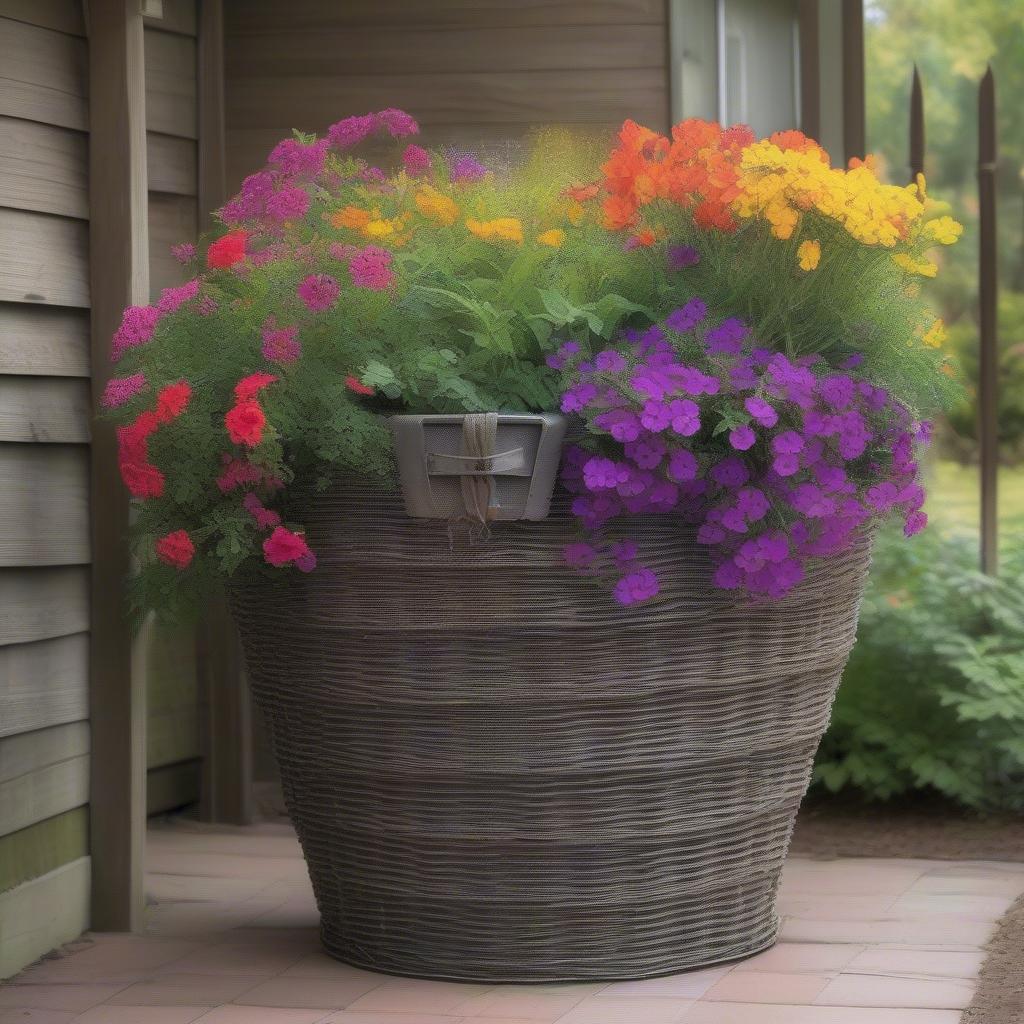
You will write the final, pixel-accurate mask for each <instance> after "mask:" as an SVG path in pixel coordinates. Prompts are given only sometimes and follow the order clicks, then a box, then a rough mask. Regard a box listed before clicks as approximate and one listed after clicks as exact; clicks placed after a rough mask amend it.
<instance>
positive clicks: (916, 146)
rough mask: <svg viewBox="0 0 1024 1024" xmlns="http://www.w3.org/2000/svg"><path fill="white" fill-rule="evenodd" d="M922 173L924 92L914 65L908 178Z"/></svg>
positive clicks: (915, 177)
mask: <svg viewBox="0 0 1024 1024" xmlns="http://www.w3.org/2000/svg"><path fill="white" fill-rule="evenodd" d="M919 174H924V92H923V91H922V89H921V74H920V72H919V71H918V70H917V65H916V64H915V65H914V75H913V77H912V79H911V82H910V180H911V182H912V183H913V182H915V181H917V176H918V175H919Z"/></svg>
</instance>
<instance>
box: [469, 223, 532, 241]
mask: <svg viewBox="0 0 1024 1024" xmlns="http://www.w3.org/2000/svg"><path fill="white" fill-rule="evenodd" d="M466 227H467V228H468V229H469V230H470V231H471V232H472V233H473V234H474V235H476V236H477V238H482V239H484V241H487V242H493V241H498V240H502V241H506V242H516V243H517V244H520V245H521V244H522V241H523V225H522V223H521V222H520V221H519V220H518V219H517V218H515V217H497V218H496V219H494V220H474V219H473V218H472V217H470V218H469V219H468V220H467V221H466Z"/></svg>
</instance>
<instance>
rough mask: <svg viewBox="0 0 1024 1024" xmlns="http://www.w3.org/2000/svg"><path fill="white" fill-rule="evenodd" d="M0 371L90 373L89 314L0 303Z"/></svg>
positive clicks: (65, 374) (39, 374)
mask: <svg viewBox="0 0 1024 1024" xmlns="http://www.w3.org/2000/svg"><path fill="white" fill-rule="evenodd" d="M0 373H17V374H21V373H24V374H29V375H32V376H41V375H47V376H54V377H88V376H89V314H88V313H87V312H86V311H85V310H78V309H62V308H60V307H57V306H29V305H21V304H17V303H10V302H0Z"/></svg>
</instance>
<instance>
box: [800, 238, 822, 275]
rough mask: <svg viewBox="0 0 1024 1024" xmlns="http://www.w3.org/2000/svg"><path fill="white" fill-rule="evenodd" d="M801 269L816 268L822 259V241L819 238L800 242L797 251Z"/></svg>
mask: <svg viewBox="0 0 1024 1024" xmlns="http://www.w3.org/2000/svg"><path fill="white" fill-rule="evenodd" d="M796 258H797V259H798V260H799V261H800V269H801V270H816V269H817V267H818V263H819V262H820V260H821V243H820V242H818V240H817V239H808V240H807V241H805V242H801V243H800V247H799V248H798V249H797V251H796Z"/></svg>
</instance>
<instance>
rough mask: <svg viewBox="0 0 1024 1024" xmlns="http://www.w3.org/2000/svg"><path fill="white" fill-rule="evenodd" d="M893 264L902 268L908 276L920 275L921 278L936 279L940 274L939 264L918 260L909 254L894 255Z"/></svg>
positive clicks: (899, 253) (898, 253)
mask: <svg viewBox="0 0 1024 1024" xmlns="http://www.w3.org/2000/svg"><path fill="white" fill-rule="evenodd" d="M892 261H893V263H895V264H896V266H897V267H902V268H903V269H904V270H905V271H906V272H907V273H908V274H920V275H921V277H934V276H935V275H936V274H937V273H938V272H939V267H938V264H936V263H932V261H931V260H917V259H914V257H913V256H911V255H910V253H908V252H897V253H894V254H893V257H892Z"/></svg>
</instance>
